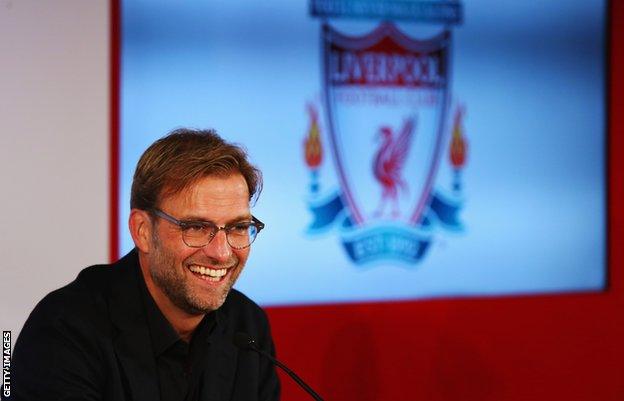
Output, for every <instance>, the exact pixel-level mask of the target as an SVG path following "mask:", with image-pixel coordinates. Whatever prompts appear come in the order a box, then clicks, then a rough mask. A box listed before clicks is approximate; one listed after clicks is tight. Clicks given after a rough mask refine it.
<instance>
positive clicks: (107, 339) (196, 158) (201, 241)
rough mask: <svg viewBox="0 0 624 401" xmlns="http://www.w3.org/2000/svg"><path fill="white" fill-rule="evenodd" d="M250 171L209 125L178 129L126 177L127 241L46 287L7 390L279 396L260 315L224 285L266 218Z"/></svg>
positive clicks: (18, 396) (24, 395)
mask: <svg viewBox="0 0 624 401" xmlns="http://www.w3.org/2000/svg"><path fill="white" fill-rule="evenodd" d="M260 187H261V175H260V172H259V171H258V170H257V169H256V168H255V167H253V166H252V165H251V164H250V163H249V162H248V160H247V158H246V154H245V153H244V151H243V150H242V149H240V148H239V147H237V146H235V145H232V144H229V143H227V142H225V141H224V140H223V139H221V138H220V137H219V136H218V135H216V134H215V133H214V132H213V131H194V130H186V129H180V130H176V131H174V132H172V133H170V134H169V135H167V136H165V137H164V138H162V139H160V140H158V141H156V142H155V143H154V144H152V145H151V146H150V147H149V148H148V149H147V150H146V152H145V153H144V154H143V156H142V157H141V159H140V160H139V163H138V165H137V168H136V172H135V174H134V180H133V183H132V194H131V201H130V203H131V205H130V206H131V212H130V219H129V228H130V233H131V235H132V239H133V240H134V243H135V249H134V250H133V251H131V252H130V253H129V254H128V255H126V256H125V257H124V258H122V259H121V260H119V261H118V262H117V263H115V264H113V265H100V266H92V267H89V268H86V269H84V270H83V271H82V272H81V273H80V274H79V275H78V277H77V278H76V280H75V281H73V282H72V283H70V284H69V285H67V286H66V287H63V288H61V289H59V290H57V291H54V292H52V293H51V294H49V295H48V296H47V297H45V298H44V299H43V300H42V301H41V302H40V303H39V304H38V305H37V307H36V308H35V310H34V311H33V312H32V314H31V315H30V317H29V318H28V321H27V322H26V324H25V326H24V328H23V330H22V332H21V334H20V337H19V338H18V340H17V342H16V345H15V352H14V359H13V367H14V370H13V386H12V398H11V399H12V400H55V399H68V400H69V399H72V400H78V399H80V400H144V401H148V400H149V401H153V400H162V401H169V400H176V401H180V400H204V399H205V400H223V401H225V400H241V401H242V400H277V399H279V381H278V379H277V375H276V373H275V369H274V367H273V366H272V364H271V363H270V362H269V361H267V360H266V359H265V358H261V357H259V355H258V354H256V353H254V352H252V351H249V350H241V349H238V348H236V346H234V344H233V342H232V338H233V336H234V335H235V333H239V332H243V333H247V334H249V335H251V336H252V337H254V338H255V339H256V341H257V343H258V345H259V346H260V347H261V348H264V349H265V350H266V351H268V352H271V353H274V347H273V341H272V338H271V334H270V330H269V325H268V321H267V317H266V315H265V313H264V312H263V311H262V309H260V307H258V306H257V305H256V304H255V303H253V302H252V301H251V300H249V299H248V298H247V297H245V295H243V294H242V293H240V292H238V291H237V290H234V289H232V286H233V285H234V283H235V282H236V279H237V278H238V276H239V275H240V274H241V272H242V270H243V268H244V266H245V263H246V261H247V258H248V257H249V252H250V249H251V244H252V243H253V242H254V240H255V239H256V237H257V235H258V233H259V232H260V231H261V230H262V228H263V227H264V224H263V223H262V222H260V220H258V219H257V218H255V217H254V216H252V215H251V212H250V201H251V200H252V199H253V198H254V197H255V196H257V194H258V192H259V189H260Z"/></svg>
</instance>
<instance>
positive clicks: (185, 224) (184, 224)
mask: <svg viewBox="0 0 624 401" xmlns="http://www.w3.org/2000/svg"><path fill="white" fill-rule="evenodd" d="M149 212H151V213H153V214H154V215H156V216H158V217H160V218H162V219H165V220H167V221H168V222H170V223H172V224H175V225H176V226H178V227H179V228H180V231H182V241H184V244H186V246H188V247H190V248H203V247H205V246H206V245H208V244H209V243H210V242H212V240H213V238H214V237H216V236H217V233H218V232H219V231H221V230H223V231H225V238H226V239H227V242H228V245H229V246H231V247H232V248H234V249H245V248H249V247H250V246H251V244H253V243H254V241H255V240H256V238H257V237H258V234H259V233H260V231H262V229H263V228H264V226H265V224H264V223H263V222H261V221H260V220H258V219H257V218H256V217H255V216H253V215H252V216H251V221H239V222H236V223H234V224H226V225H224V226H218V225H216V224H214V223H211V222H209V221H202V220H178V219H176V218H175V217H173V216H171V215H170V214H167V213H165V212H163V211H162V210H160V209H155V208H154V209H150V210H149ZM241 223H250V224H252V225H254V226H255V227H256V235H254V237H253V239H252V240H251V241H250V242H249V244H248V245H246V246H242V247H238V246H234V245H232V243H231V242H230V236H229V233H230V231H229V230H231V229H232V228H234V227H235V226H236V225H237V224H241ZM198 225H199V226H204V227H211V228H212V232H211V234H210V239H209V240H208V242H206V243H205V244H203V245H189V244H188V243H187V242H186V239H185V236H184V232H185V231H186V230H188V229H189V228H190V227H191V226H198Z"/></svg>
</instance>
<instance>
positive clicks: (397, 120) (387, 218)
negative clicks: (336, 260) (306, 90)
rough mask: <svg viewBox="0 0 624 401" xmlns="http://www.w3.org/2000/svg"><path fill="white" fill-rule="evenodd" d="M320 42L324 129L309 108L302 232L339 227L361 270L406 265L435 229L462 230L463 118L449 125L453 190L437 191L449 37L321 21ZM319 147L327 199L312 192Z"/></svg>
mask: <svg viewBox="0 0 624 401" xmlns="http://www.w3.org/2000/svg"><path fill="white" fill-rule="evenodd" d="M321 40H322V49H323V51H322V76H323V97H322V102H321V103H322V107H323V109H324V112H325V113H324V116H325V124H324V125H325V126H324V131H325V132H324V135H321V127H320V121H319V120H320V118H319V113H318V110H317V108H315V107H314V105H309V106H308V110H309V115H310V126H309V130H308V131H309V134H308V137H307V139H306V141H305V160H306V163H307V165H308V168H309V169H310V172H311V180H312V183H311V186H310V199H309V207H310V209H311V211H312V212H313V214H314V221H313V222H312V224H311V225H310V227H309V230H308V232H309V233H310V234H315V233H320V232H322V231H325V230H326V229H327V228H328V227H330V226H332V227H333V226H337V227H338V231H339V232H340V236H341V241H342V243H343V245H344V247H345V250H346V252H347V254H348V256H349V258H350V259H351V260H352V261H354V262H355V263H356V264H358V265H362V264H368V263H370V262H374V261H384V260H394V261H398V262H401V263H405V264H408V265H413V264H415V263H416V262H417V261H419V260H420V259H421V258H422V257H423V256H424V255H425V254H426V252H427V249H428V247H429V245H430V243H431V240H432V236H433V235H434V232H435V228H436V227H437V226H441V227H445V228H447V229H448V228H450V229H454V230H458V229H460V228H461V224H460V223H459V220H458V212H459V209H460V208H461V185H460V180H461V175H460V170H461V168H462V167H463V164H464V160H465V151H466V146H465V139H464V138H463V136H461V134H462V133H463V128H462V127H456V126H455V125H457V124H461V116H460V117H457V118H456V119H455V121H454V122H453V128H452V129H453V132H454V134H453V141H454V142H453V143H454V148H453V152H454V153H452V155H451V156H452V157H451V161H453V160H455V161H457V160H459V159H460V158H461V163H455V164H454V165H453V169H454V172H455V173H456V174H455V175H454V180H455V182H453V189H452V190H451V191H448V193H446V194H445V193H443V192H442V191H439V190H438V189H437V188H436V175H437V171H438V168H439V166H440V163H441V161H442V160H443V159H444V157H443V156H444V150H445V149H448V137H449V135H446V133H447V132H448V127H447V119H448V116H447V112H448V110H449V92H450V70H451V68H450V50H451V33H450V31H449V30H448V29H445V30H442V32H440V33H439V34H437V35H435V36H434V37H430V38H426V39H424V40H423V39H415V38H412V37H410V36H408V35H407V34H405V33H403V32H402V31H401V30H400V29H399V28H398V27H397V26H396V25H395V24H394V23H392V22H382V23H380V24H379V25H378V26H377V27H376V28H375V29H373V30H372V31H370V32H368V33H367V34H364V35H346V34H344V33H341V32H339V31H338V30H336V29H335V28H334V27H332V26H331V25H329V24H328V23H324V25H323V28H322V39H321ZM462 116H463V109H462ZM458 135H459V136H458ZM321 137H323V138H326V139H327V141H324V140H321ZM458 141H459V142H458ZM460 142H461V145H463V146H459V145H458V143H460ZM458 146H459V147H460V148H461V152H463V154H462V155H460V156H461V157H458V155H457V149H459V148H458ZM325 148H328V150H329V151H330V152H331V155H332V158H333V160H334V165H335V172H336V175H337V181H338V183H339V187H340V188H339V189H338V190H337V191H335V192H330V193H327V192H324V191H322V190H320V189H319V188H320V183H319V177H318V169H319V166H320V164H321V162H322V157H321V155H323V154H324V153H323V152H324V149H325Z"/></svg>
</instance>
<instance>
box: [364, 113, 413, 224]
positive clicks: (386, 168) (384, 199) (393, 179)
mask: <svg viewBox="0 0 624 401" xmlns="http://www.w3.org/2000/svg"><path fill="white" fill-rule="evenodd" d="M415 124H416V122H415V118H413V117H412V118H408V119H407V120H406V121H405V122H404V123H403V128H401V132H400V133H399V134H398V136H397V135H393V133H392V128H390V127H388V126H382V127H380V128H379V134H378V136H379V137H380V138H381V144H380V146H379V149H378V150H377V152H376V153H375V158H374V160H373V174H374V176H375V179H376V180H377V182H379V185H381V190H382V192H381V199H380V201H379V205H378V206H377V209H376V210H375V217H382V216H383V215H384V214H385V210H386V208H387V206H388V204H390V207H391V216H392V217H393V218H396V217H399V216H400V214H401V212H400V210H399V198H398V195H399V189H400V190H401V191H408V188H407V184H406V183H405V181H404V180H403V178H402V170H403V167H404V165H405V160H406V159H407V155H408V153H409V150H410V148H411V144H412V137H413V132H414V125H415Z"/></svg>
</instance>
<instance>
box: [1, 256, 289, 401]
mask: <svg viewBox="0 0 624 401" xmlns="http://www.w3.org/2000/svg"><path fill="white" fill-rule="evenodd" d="M137 269H139V262H138V256H137V254H136V251H132V252H130V253H129V254H128V255H126V256H125V257H124V258H123V259H121V260H119V261H118V262H117V263H115V264H113V265H99V266H91V267H88V268H86V269H84V270H83V271H82V272H80V274H79V275H78V277H77V278H76V280H74V281H73V282H72V283H70V284H69V285H67V286H65V287H63V288H61V289H59V290H56V291H54V292H52V293H50V294H49V295H47V296H46V297H45V298H44V299H43V300H42V301H41V302H40V303H39V304H38V305H37V306H36V307H35V309H34V310H33V312H32V313H31V315H30V317H29V318H28V320H27V321H26V324H25V325H24V328H23V329H22V331H21V333H20V335H19V337H18V339H17V342H16V343H15V350H14V354H13V361H12V373H11V397H10V398H8V399H9V400H19V401H21V400H120V401H121V400H127V401H129V400H134V401H157V400H159V398H160V395H159V387H158V375H157V370H156V361H155V358H154V354H153V351H152V344H151V340H150V336H149V332H148V328H147V322H146V316H145V310H144V306H143V303H142V301H141V294H140V293H139V288H140V287H138V284H139V283H138V281H137V280H140V279H141V278H140V273H138V270H137ZM216 313H217V315H216V321H217V325H216V327H215V332H214V334H213V335H212V336H211V342H210V345H209V350H208V352H207V354H206V359H205V366H206V369H205V372H204V376H203V386H202V387H203V390H202V394H201V397H200V398H201V399H202V400H212V401H226V400H240V401H243V400H245V401H246V400H249V401H252V400H267V401H268V400H277V399H279V391H280V388H279V381H278V378H277V375H276V373H275V369H274V368H273V366H272V365H271V363H270V362H268V361H267V360H266V358H263V357H260V356H259V355H258V354H256V353H255V352H253V351H249V350H241V349H238V348H237V347H236V346H235V345H234V344H233V343H232V336H233V335H234V333H236V332H245V333H248V334H250V335H251V336H252V337H255V338H256V341H257V343H258V345H259V346H260V347H261V348H264V349H265V350H267V351H270V352H274V348H273V341H272V338H271V334H270V330H269V325H268V321H267V317H266V315H265V313H264V311H263V310H262V309H260V307H258V306H257V305H256V304H255V303H253V302H252V301H251V300H250V299H249V298H247V297H246V296H245V295H243V294H242V293H240V292H238V291H236V290H232V291H230V294H229V295H228V297H227V299H226V301H225V303H224V304H223V306H222V307H221V308H219V310H218V311H217V312H216Z"/></svg>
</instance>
